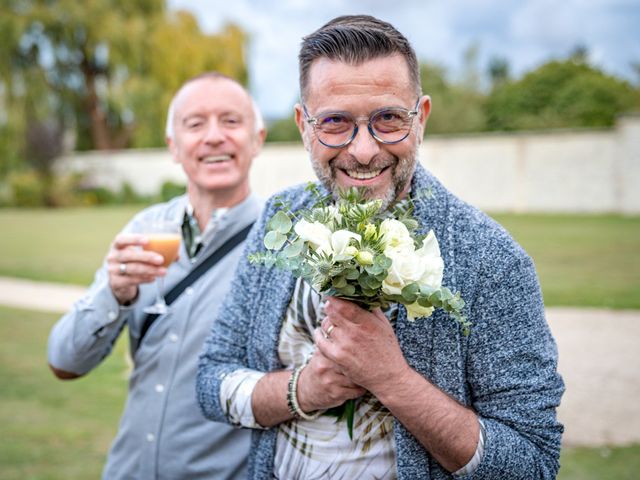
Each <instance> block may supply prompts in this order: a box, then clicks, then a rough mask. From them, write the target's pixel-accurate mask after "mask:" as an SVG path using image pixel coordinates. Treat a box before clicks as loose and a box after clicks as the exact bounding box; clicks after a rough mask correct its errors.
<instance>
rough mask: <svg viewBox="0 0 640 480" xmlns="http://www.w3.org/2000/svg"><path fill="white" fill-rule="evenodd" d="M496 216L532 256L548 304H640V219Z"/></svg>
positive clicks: (580, 216) (599, 305) (579, 216)
mask: <svg viewBox="0 0 640 480" xmlns="http://www.w3.org/2000/svg"><path fill="white" fill-rule="evenodd" d="M494 218H496V219H497V220H498V221H499V222H500V223H502V225H504V227H505V228H506V229H507V230H509V231H510V232H511V234H512V235H513V236H514V237H515V238H516V240H518V241H519V242H520V243H521V244H522V246H523V247H524V248H525V249H526V250H527V252H529V254H530V255H531V257H532V258H533V259H534V261H535V264H536V268H537V270H538V274H539V275H540V283H541V285H542V290H543V293H544V299H545V304H547V305H578V306H593V307H611V308H634V309H639V308H640V217H623V216H620V215H572V216H567V215H495V216H494Z"/></svg>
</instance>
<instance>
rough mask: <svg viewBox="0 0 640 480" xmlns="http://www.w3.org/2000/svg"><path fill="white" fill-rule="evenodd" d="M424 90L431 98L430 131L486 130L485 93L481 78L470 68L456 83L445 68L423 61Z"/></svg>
mask: <svg viewBox="0 0 640 480" xmlns="http://www.w3.org/2000/svg"><path fill="white" fill-rule="evenodd" d="M420 78H421V82H422V91H423V92H424V93H425V94H426V95H429V96H430V97H431V103H432V106H433V108H432V111H431V115H430V117H429V122H428V123H427V130H426V133H427V135H428V134H429V133H462V132H477V131H481V130H484V129H485V118H484V95H483V93H482V92H481V91H480V90H479V87H478V86H477V84H474V83H473V82H472V79H473V78H477V77H476V75H475V74H474V73H472V72H471V71H469V70H467V72H466V74H465V76H464V78H463V80H462V82H460V83H452V82H450V81H449V80H448V79H447V76H446V71H445V70H444V68H442V67H440V66H437V65H430V64H426V63H423V64H421V65H420Z"/></svg>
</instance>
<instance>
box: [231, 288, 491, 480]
mask: <svg viewBox="0 0 640 480" xmlns="http://www.w3.org/2000/svg"><path fill="white" fill-rule="evenodd" d="M385 315H386V316H387V318H389V320H390V322H391V323H392V324H395V318H396V315H397V305H395V304H394V305H392V306H391V307H390V308H389V309H388V310H387V311H386V312H385ZM323 318H324V302H323V300H322V297H321V296H320V295H319V294H318V293H317V292H315V291H314V290H313V289H312V288H311V287H310V286H309V284H308V283H306V282H304V281H303V280H301V279H298V280H297V281H296V285H295V288H294V292H293V295H292V297H291V302H290V303H289V306H288V308H287V311H286V314H285V318H284V322H283V325H282V329H281V331H280V338H279V342H278V356H279V359H280V362H281V363H282V364H283V365H284V367H285V368H286V369H294V368H296V367H298V366H300V365H303V364H304V363H305V362H306V361H307V359H308V358H310V357H311V355H313V351H314V348H315V345H314V342H313V332H314V330H315V329H316V328H318V327H320V324H321V323H322V320H323ZM263 376H264V374H263V373H260V372H256V371H253V370H248V369H241V370H236V371H235V372H233V373H231V374H229V375H228V376H227V377H226V378H225V380H224V382H223V383H222V388H221V392H220V397H221V400H222V404H223V405H226V413H227V416H228V417H229V418H230V420H231V422H232V423H234V424H235V425H238V426H239V425H242V426H244V427H249V428H262V427H261V426H260V425H259V424H258V423H257V422H256V421H255V419H254V417H253V412H252V410H251V394H252V392H253V389H254V388H255V385H256V384H257V383H258V381H259V380H260V379H261V378H262V377H263ZM277 428H278V434H277V440H276V452H275V463H274V472H273V476H274V478H277V479H283V480H284V479H291V478H304V479H308V480H314V479H352V478H375V479H380V480H383V479H395V478H397V471H396V453H395V443H394V437H393V416H392V415H391V413H390V412H389V410H388V409H387V408H386V407H385V406H384V405H382V404H381V403H380V402H379V401H378V399H377V398H375V397H374V396H373V395H371V394H366V395H364V396H363V397H361V398H359V399H358V400H357V402H356V410H355V416H354V423H353V440H351V438H349V435H348V433H347V427H346V423H345V422H344V421H336V417H334V416H330V415H321V416H320V417H318V418H316V419H314V420H304V419H291V420H289V421H287V422H284V423H281V424H280V425H278V427H277ZM483 446H484V433H482V434H481V438H480V442H479V445H478V450H477V451H476V455H475V456H474V457H473V459H472V460H471V461H470V462H469V464H467V465H466V466H465V467H464V468H463V469H461V470H459V471H458V472H456V475H466V474H469V473H471V472H472V471H473V470H474V469H475V468H476V467H477V465H478V464H479V463H480V461H481V459H482V452H483Z"/></svg>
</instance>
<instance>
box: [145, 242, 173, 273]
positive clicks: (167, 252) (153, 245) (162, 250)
mask: <svg viewBox="0 0 640 480" xmlns="http://www.w3.org/2000/svg"><path fill="white" fill-rule="evenodd" d="M146 236H147V238H148V239H149V243H147V245H145V247H144V249H145V250H151V251H153V252H156V253H159V254H160V255H162V256H163V257H164V267H165V268H167V267H168V266H169V265H171V264H172V263H173V262H174V261H175V260H176V258H177V257H178V249H179V248H180V238H181V235H180V234H179V233H149V234H147V235H146Z"/></svg>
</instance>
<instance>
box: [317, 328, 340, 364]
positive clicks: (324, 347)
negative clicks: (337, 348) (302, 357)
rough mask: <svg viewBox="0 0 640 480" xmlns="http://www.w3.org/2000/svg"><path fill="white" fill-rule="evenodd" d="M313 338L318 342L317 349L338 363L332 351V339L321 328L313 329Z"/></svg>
mask: <svg viewBox="0 0 640 480" xmlns="http://www.w3.org/2000/svg"><path fill="white" fill-rule="evenodd" d="M313 340H314V342H315V344H316V347H317V350H319V351H320V353H321V354H322V355H323V356H324V357H326V358H327V359H329V360H330V361H332V362H333V363H336V362H335V356H334V354H333V351H332V347H333V344H332V343H331V341H330V339H328V338H325V334H324V333H323V332H322V329H321V328H316V329H315V330H314V331H313Z"/></svg>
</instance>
